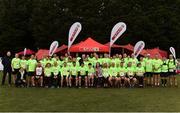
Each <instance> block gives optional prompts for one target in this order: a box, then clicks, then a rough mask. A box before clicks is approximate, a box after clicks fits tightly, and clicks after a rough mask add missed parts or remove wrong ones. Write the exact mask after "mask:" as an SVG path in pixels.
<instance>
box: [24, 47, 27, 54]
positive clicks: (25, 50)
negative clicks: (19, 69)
mask: <svg viewBox="0 0 180 113" xmlns="http://www.w3.org/2000/svg"><path fill="white" fill-rule="evenodd" d="M26 52H27V49H26V48H24V52H23V54H24V56H26Z"/></svg>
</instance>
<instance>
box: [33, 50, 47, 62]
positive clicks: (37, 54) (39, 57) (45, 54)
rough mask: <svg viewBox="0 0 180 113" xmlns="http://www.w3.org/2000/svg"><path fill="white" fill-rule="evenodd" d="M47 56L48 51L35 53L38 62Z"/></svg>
mask: <svg viewBox="0 0 180 113" xmlns="http://www.w3.org/2000/svg"><path fill="white" fill-rule="evenodd" d="M48 55H49V50H47V49H39V50H38V52H37V53H36V58H37V59H38V60H40V59H42V58H43V57H45V56H48Z"/></svg>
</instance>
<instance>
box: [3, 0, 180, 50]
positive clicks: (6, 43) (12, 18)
mask: <svg viewBox="0 0 180 113" xmlns="http://www.w3.org/2000/svg"><path fill="white" fill-rule="evenodd" d="M179 20H180V0H0V51H1V52H3V51H6V50H12V51H18V50H23V48H24V47H27V48H31V49H34V50H37V49H38V48H47V47H49V45H50V43H51V42H52V41H53V40H58V41H59V42H60V44H63V43H65V44H67V37H68V31H69V28H70V26H71V25H72V23H74V22H76V21H79V22H81V23H82V26H83V29H82V32H81V33H80V35H79V36H78V37H77V40H76V41H75V43H77V42H79V41H80V40H83V39H85V38H87V37H89V36H91V37H93V38H94V39H96V40H97V41H99V42H101V43H106V42H108V41H109V37H110V32H111V29H112V27H113V26H114V24H116V23H117V22H119V21H123V22H125V23H126V24H127V31H126V32H125V34H124V35H123V36H122V38H121V39H118V41H117V42H116V43H117V44H127V43H131V44H135V43H136V42H137V41H139V40H144V41H145V43H146V48H153V47H160V48H161V49H165V50H168V49H169V47H170V46H174V47H175V48H176V50H177V52H178V50H180V39H179V38H180V22H179Z"/></svg>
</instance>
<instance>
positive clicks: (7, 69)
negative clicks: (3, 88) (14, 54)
mask: <svg viewBox="0 0 180 113" xmlns="http://www.w3.org/2000/svg"><path fill="white" fill-rule="evenodd" d="M11 60H12V58H11V52H10V51H8V52H7V54H6V56H5V57H3V58H2V64H3V66H4V70H3V77H2V85H4V84H5V80H6V76H7V74H8V75H9V77H8V78H9V85H11V73H12V67H11Z"/></svg>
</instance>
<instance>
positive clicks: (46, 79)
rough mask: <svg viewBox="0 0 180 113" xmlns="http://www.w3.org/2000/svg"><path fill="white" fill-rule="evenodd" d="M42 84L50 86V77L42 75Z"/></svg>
mask: <svg viewBox="0 0 180 113" xmlns="http://www.w3.org/2000/svg"><path fill="white" fill-rule="evenodd" d="M44 86H48V87H51V77H44Z"/></svg>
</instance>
